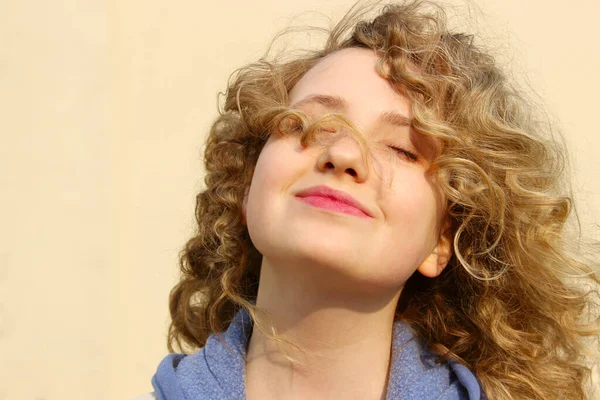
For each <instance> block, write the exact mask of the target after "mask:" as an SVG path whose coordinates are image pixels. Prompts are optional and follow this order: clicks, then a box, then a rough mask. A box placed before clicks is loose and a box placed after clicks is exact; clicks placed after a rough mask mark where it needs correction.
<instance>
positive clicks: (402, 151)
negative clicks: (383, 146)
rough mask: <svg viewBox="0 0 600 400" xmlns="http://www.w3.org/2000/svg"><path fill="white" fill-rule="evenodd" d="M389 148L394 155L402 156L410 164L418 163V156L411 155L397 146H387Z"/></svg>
mask: <svg viewBox="0 0 600 400" xmlns="http://www.w3.org/2000/svg"><path fill="white" fill-rule="evenodd" d="M389 147H390V148H391V149H393V150H394V151H395V152H396V153H398V154H400V155H402V156H405V157H406V158H407V159H408V160H409V161H411V162H417V161H419V156H418V155H416V154H415V153H412V152H410V151H408V150H406V149H403V148H402V147H397V146H392V145H389Z"/></svg>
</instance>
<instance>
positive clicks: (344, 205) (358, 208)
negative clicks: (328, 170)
mask: <svg viewBox="0 0 600 400" xmlns="http://www.w3.org/2000/svg"><path fill="white" fill-rule="evenodd" d="M296 196H297V197H298V198H299V199H300V200H301V201H303V202H305V203H308V204H310V205H312V206H315V207H318V208H324V209H327V210H332V211H337V212H341V213H344V214H350V215H356V216H359V217H368V218H370V217H371V216H370V215H369V214H368V213H367V212H366V210H365V208H364V207H363V206H362V205H361V204H360V203H359V202H358V201H356V200H355V199H354V198H353V197H352V196H350V195H348V194H346V193H344V192H342V191H339V190H335V189H333V188H330V187H329V186H323V185H321V186H313V187H310V188H308V189H306V190H303V191H301V192H299V193H298V194H297V195H296Z"/></svg>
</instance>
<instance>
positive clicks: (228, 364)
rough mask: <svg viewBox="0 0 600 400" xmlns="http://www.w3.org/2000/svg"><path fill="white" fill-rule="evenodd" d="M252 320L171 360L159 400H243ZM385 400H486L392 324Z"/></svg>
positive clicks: (163, 371) (466, 375) (159, 375)
mask: <svg viewBox="0 0 600 400" xmlns="http://www.w3.org/2000/svg"><path fill="white" fill-rule="evenodd" d="M251 333H252V319H251V317H250V315H249V314H248V311H247V310H245V309H242V310H240V311H239V312H238V313H237V314H236V315H235V317H234V319H233V321H232V322H231V323H230V325H229V327H228V329H227V330H226V331H225V332H224V333H222V334H221V338H222V339H223V342H224V343H223V342H221V341H220V340H219V338H218V337H217V335H214V334H213V335H210V337H209V338H208V340H207V342H206V345H205V346H204V347H203V348H202V349H200V350H199V351H198V352H196V353H195V354H192V355H185V354H169V355H168V356H167V357H165V358H164V359H163V360H162V361H161V363H160V364H159V366H158V369H157V371H156V374H155V375H154V377H153V378H152V385H153V386H154V390H155V395H156V396H157V397H158V399H159V400H221V399H222V400H245V398H246V391H245V372H246V348H247V344H248V340H249V338H250V334H251ZM392 349H393V351H392V360H391V367H390V368H391V369H390V376H389V382H388V388H387V394H386V400H396V399H403V400H413V399H414V400H417V399H418V400H422V399H438V400H484V399H485V396H484V394H483V393H482V391H481V387H480V385H479V382H478V381H477V378H476V377H475V375H473V373H472V372H471V371H470V370H469V369H468V368H467V367H465V366H464V365H462V364H459V363H457V362H455V361H453V360H451V361H449V362H447V363H445V364H439V363H437V362H436V361H435V359H436V356H435V355H434V354H433V353H431V352H430V351H428V350H426V349H425V348H423V346H421V344H420V343H419V342H418V341H417V340H416V338H415V337H414V334H413V333H412V331H411V330H410V328H409V327H408V326H407V325H406V324H404V323H403V322H401V321H396V322H394V327H393V337H392Z"/></svg>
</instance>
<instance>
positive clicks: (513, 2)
mask: <svg viewBox="0 0 600 400" xmlns="http://www.w3.org/2000/svg"><path fill="white" fill-rule="evenodd" d="M455 3H456V4H464V3H463V2H462V1H456V2H455ZM350 4H351V2H350V1H345V0H303V1H290V2H282V1H268V0H255V1H241V0H236V1H227V2H226V1H217V2H203V1H189V0H182V1H178V2H168V1H166V0H143V1H142V0H130V1H123V2H118V1H116V0H113V1H101V0H88V1H78V0H62V1H55V2H40V1H38V2H34V1H28V0H19V1H17V0H0V115H1V117H0V138H1V141H0V190H1V193H0V227H1V229H0V360H2V362H1V363H0V400H4V399H10V400H13V399H31V400H41V399H44V400H53V399H87V400H99V399H128V398H130V397H132V396H134V395H138V394H142V393H146V392H149V391H150V390H151V386H150V378H151V377H152V375H153V373H154V371H155V368H156V366H157V364H158V362H159V361H160V360H161V359H162V357H164V355H166V353H167V350H166V346H165V343H166V339H165V334H166V330H167V325H168V321H169V319H168V310H167V299H168V293H169V290H170V289H171V287H172V286H173V284H174V283H175V281H176V278H177V276H178V270H177V253H178V251H179V249H180V248H181V247H182V246H183V244H184V243H185V241H186V239H187V238H188V237H189V235H190V234H191V232H192V229H193V210H194V195H195V193H196V192H197V191H198V189H199V188H200V187H201V186H200V185H201V182H202V166H201V160H200V148H201V145H202V142H203V140H204V137H205V134H206V132H207V128H208V126H209V124H210V122H211V121H212V120H213V119H214V117H215V116H216V114H217V108H216V104H217V93H218V92H219V91H221V90H224V88H225V84H226V81H227V77H228V76H229V74H230V73H231V72H232V71H233V70H234V69H235V68H238V67H240V66H242V65H244V64H245V63H247V62H250V61H253V60H255V59H257V58H258V57H259V56H260V55H261V54H262V53H263V51H264V50H265V49H266V46H267V44H268V43H269V41H270V39H271V38H272V37H273V35H274V34H275V33H276V32H277V31H279V30H280V29H282V28H284V27H285V26H286V25H287V24H288V23H289V22H290V20H291V17H292V16H294V15H297V14H299V13H301V12H304V11H310V10H316V11H320V12H322V13H324V14H326V15H330V16H332V17H339V16H340V15H341V14H342V13H343V11H345V10H346V9H347V8H348V6H349V5H350ZM473 4H477V5H478V6H479V7H480V10H479V11H477V9H474V15H475V16H476V17H477V18H478V20H479V24H478V25H476V26H475V25H474V26H471V28H473V27H475V28H476V29H477V30H478V31H479V32H480V34H481V35H482V36H487V37H489V38H490V39H489V40H490V42H489V43H492V44H493V46H492V47H494V48H495V49H496V50H497V51H498V52H499V53H500V54H503V56H501V57H500V58H499V59H500V60H501V61H502V62H504V63H505V64H507V65H509V66H510V68H511V69H512V70H513V71H514V73H515V75H516V76H517V77H519V79H524V76H525V74H526V75H527V76H528V82H529V83H528V85H529V86H530V87H531V88H532V89H533V90H535V92H537V93H538V94H539V96H540V98H541V99H544V101H545V104H546V107H547V110H548V112H549V114H550V116H551V118H552V119H554V120H555V121H556V125H555V126H556V128H557V129H559V130H561V131H563V132H564V135H565V136H566V138H567V141H568V143H569V146H570V151H571V153H572V154H573V155H574V162H573V170H574V176H575V179H574V188H575V190H576V193H577V195H578V201H577V204H578V206H579V211H580V214H581V217H582V222H583V224H584V228H585V227H589V226H591V225H592V224H593V223H595V221H599V220H600V211H599V210H600V207H599V206H600V181H599V180H598V179H597V177H598V175H599V174H600V162H599V161H598V155H597V150H596V149H597V147H598V145H600V138H599V129H598V122H597V121H598V115H599V114H600V110H599V102H598V93H599V92H600V76H599V74H598V71H600V55H599V52H598V44H597V39H598V37H600V35H599V34H598V32H599V29H598V20H597V14H598V12H599V11H600V6H598V5H597V4H598V3H597V2H592V1H591V0H590V1H575V2H568V3H565V2H558V1H556V2H553V1H547V0H530V1H523V0H502V1H494V2H492V1H483V0H481V1H477V2H475V3H473ZM315 18H316V19H319V20H320V21H321V22H323V21H324V20H323V18H321V17H318V16H317V15H314V14H308V15H307V14H304V16H303V17H302V18H301V21H304V22H306V21H311V20H314V19H315ZM462 27H465V25H464V24H463V25H462ZM466 27H467V28H469V27H468V26H466ZM469 29H470V28H469ZM523 82H525V81H524V80H523Z"/></svg>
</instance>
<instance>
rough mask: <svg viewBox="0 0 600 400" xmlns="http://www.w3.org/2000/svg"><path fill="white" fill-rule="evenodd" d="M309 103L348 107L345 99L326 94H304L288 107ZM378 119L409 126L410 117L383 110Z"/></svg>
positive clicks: (330, 107)
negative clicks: (304, 95)
mask: <svg viewBox="0 0 600 400" xmlns="http://www.w3.org/2000/svg"><path fill="white" fill-rule="evenodd" d="M309 104H320V105H322V106H324V107H325V108H327V109H329V110H332V111H342V112H343V111H345V110H347V109H348V102H347V101H346V99H344V98H343V97H340V96H331V95H327V94H313V95H310V96H306V97H305V98H303V99H302V100H298V101H297V102H295V103H294V104H292V105H291V106H290V108H297V107H300V106H306V105H309ZM379 120H380V121H381V122H385V123H387V124H390V125H397V126H404V127H406V126H411V125H412V119H411V118H408V117H406V116H404V115H402V114H398V113H397V112H394V111H384V112H382V113H381V114H380V115H379Z"/></svg>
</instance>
